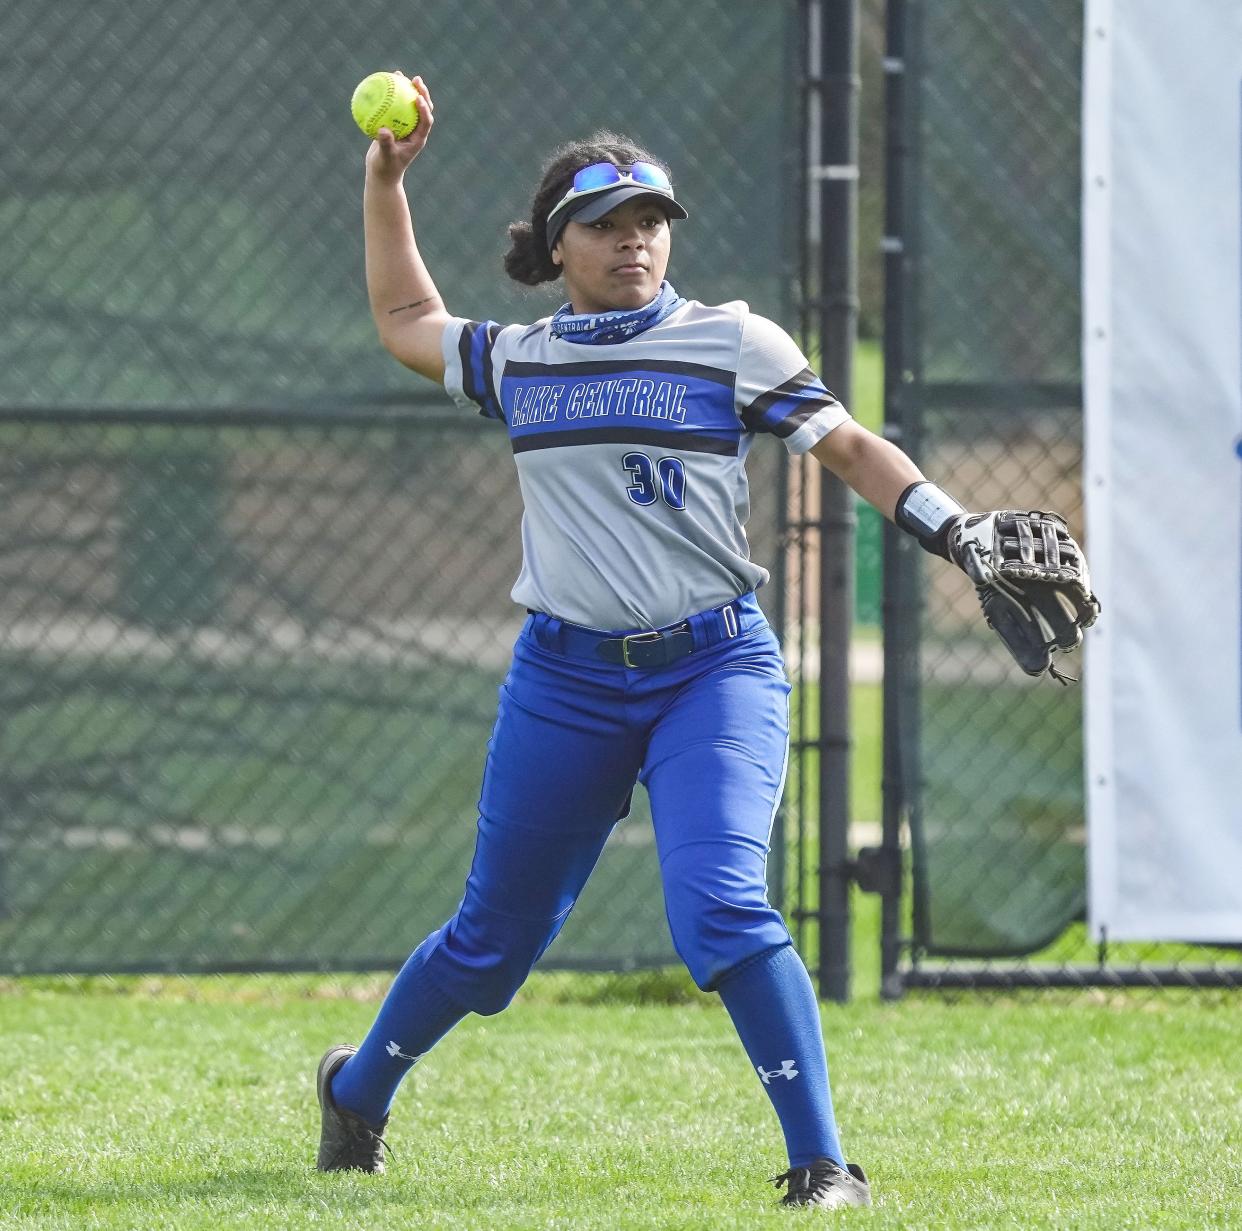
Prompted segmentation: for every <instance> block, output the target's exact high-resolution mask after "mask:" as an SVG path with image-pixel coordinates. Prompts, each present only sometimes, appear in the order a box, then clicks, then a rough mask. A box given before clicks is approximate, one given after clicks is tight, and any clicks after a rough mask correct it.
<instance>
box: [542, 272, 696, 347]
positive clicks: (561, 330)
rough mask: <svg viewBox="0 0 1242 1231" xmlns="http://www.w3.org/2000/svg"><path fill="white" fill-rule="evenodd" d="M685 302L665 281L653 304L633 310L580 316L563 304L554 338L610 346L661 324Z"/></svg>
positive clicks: (554, 320)
mask: <svg viewBox="0 0 1242 1231" xmlns="http://www.w3.org/2000/svg"><path fill="white" fill-rule="evenodd" d="M685 302H686V301H685V300H684V299H682V297H681V296H680V295H678V294H677V292H676V291H675V290H673V288H672V287H671V286H670V285H669V284H668V283H667V282H661V283H660V293H659V294H658V295H657V296H656V297H655V298H654V299H653V300H652V301H651V302H650V303H649V304H646V305H645V306H644V307H641V308H635V309H634V310H633V311H632V312H601V313H598V314H587V313H583V314H580V315H576V314H575V313H574V312H573V311H572V310H571V309H572V305H571V304H563V305H562V306H561V307H559V308H558V309H557V310H556V313H555V314H554V315H553V317H552V323H551V324H550V325H549V326H548V329H549V331H550V332H551V334H552V336H553V337H554V338H564V339H565V341H566V342H586V343H589V344H590V345H592V346H607V345H609V344H610V343H613V342H626V341H628V340H629V339H630V338H632V337H635V336H636V335H637V334H640V333H642V332H643V330H645V329H650V328H651V326H652V325H658V324H659V323H660V322H661V321H662V320H663V319H664V318H665V317H666V316H668V314H669V313H670V312H675V311H676V310H677V309H678V308H680V307H681V305H682V304H683V303H685Z"/></svg>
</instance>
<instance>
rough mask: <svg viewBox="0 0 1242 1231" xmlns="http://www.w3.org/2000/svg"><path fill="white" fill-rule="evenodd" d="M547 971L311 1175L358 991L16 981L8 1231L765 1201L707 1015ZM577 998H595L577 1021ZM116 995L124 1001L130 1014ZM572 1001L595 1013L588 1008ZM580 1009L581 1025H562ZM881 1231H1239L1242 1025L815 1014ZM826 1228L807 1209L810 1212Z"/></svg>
mask: <svg viewBox="0 0 1242 1231" xmlns="http://www.w3.org/2000/svg"><path fill="white" fill-rule="evenodd" d="M638 983H639V986H644V985H645V986H647V987H648V989H649V990H650V989H651V988H652V987H653V986H654V989H655V990H656V991H657V992H660V993H661V994H663V995H665V996H666V998H668V999H672V1000H675V1001H679V1000H685V1001H687V1003H674V1004H650V1005H637V1004H632V1003H625V992H624V987H625V984H624V981H622V982H621V983H618V981H617V980H615V979H608V978H606V977H596V976H589V977H588V976H576V977H574V978H573V979H568V978H566V977H565V976H542V977H541V976H536V977H535V978H534V979H533V980H532V982H531V983H530V984H528V987H527V989H526V990H525V991H524V992H523V993H522V994H521V996H520V997H519V1000H518V1001H517V1002H516V1003H515V1004H514V1006H513V1007H512V1008H510V1009H509V1010H508V1011H506V1012H505V1013H503V1014H501V1015H500V1016H498V1017H495V1018H491V1019H481V1018H472V1019H469V1020H468V1021H467V1022H466V1023H464V1024H463V1025H462V1026H461V1027H460V1028H459V1029H458V1030H456V1031H455V1032H454V1033H452V1034H451V1035H450V1036H449V1037H448V1038H447V1039H445V1040H444V1042H443V1043H442V1044H441V1045H440V1046H439V1047H438V1048H437V1049H436V1051H435V1052H434V1053H433V1055H432V1057H430V1058H429V1059H428V1060H426V1061H424V1063H423V1064H422V1065H420V1066H419V1067H418V1068H416V1069H415V1070H414V1072H413V1074H412V1075H411V1077H410V1078H409V1079H408V1080H407V1082H406V1084H405V1086H404V1087H403V1089H402V1091H401V1094H400V1095H399V1098H398V1103H397V1106H396V1108H395V1109H394V1113H393V1117H392V1121H391V1124H390V1126H389V1138H390V1140H391V1145H392V1147H393V1149H394V1151H395V1158H394V1159H393V1160H392V1161H391V1163H390V1169H389V1172H388V1174H387V1175H386V1176H384V1177H372V1176H358V1175H344V1174H336V1175H320V1174H318V1173H316V1172H315V1170H314V1168H313V1155H314V1148H315V1138H316V1133H317V1112H316V1108H315V1104H314V1094H313V1081H312V1074H313V1068H314V1064H315V1061H316V1059H317V1058H318V1055H319V1053H320V1052H321V1050H322V1049H323V1048H324V1047H325V1046H326V1045H327V1044H329V1043H331V1042H333V1041H335V1040H338V1039H352V1038H357V1037H358V1036H359V1034H360V1033H361V1032H362V1031H363V1030H364V1029H365V1027H366V1025H367V1024H368V1022H369V1019H370V1017H371V1014H372V1010H373V1006H372V1003H371V1002H370V1001H369V1000H368V998H367V997H368V996H369V995H371V994H374V992H375V991H376V990H377V985H376V984H375V982H374V981H371V980H364V979H335V980H329V981H324V980H313V981H312V980H307V979H303V978H293V979H285V980H282V979H279V978H266V979H261V980H247V979H231V978H230V979H199V980H187V981H181V980H173V981H169V982H165V983H163V984H160V983H153V982H151V981H138V982H122V983H117V984H109V983H108V982H106V981H93V982H91V983H86V984H79V985H77V989H76V990H73V985H71V984H69V983H67V982H60V981H54V980H30V981H22V982H17V983H8V984H5V985H3V994H2V995H0V1034H2V1036H3V1038H4V1041H5V1048H4V1059H5V1064H4V1071H5V1077H4V1081H3V1084H2V1085H0V1155H2V1156H3V1158H4V1160H5V1163H4V1178H3V1181H2V1188H3V1195H2V1197H0V1225H2V1226H4V1227H5V1228H74V1229H75V1231H76V1229H77V1228H88V1227H89V1228H97V1227H98V1228H103V1227H107V1228H156V1227H159V1228H163V1227H169V1228H178V1229H180V1228H222V1227H243V1226H244V1227H256V1226H258V1227H264V1228H284V1227H289V1228H293V1227H298V1228H302V1227H307V1228H311V1227H331V1228H341V1229H344V1228H359V1229H365V1231H371V1229H372V1228H375V1227H407V1226H409V1227H413V1226H418V1227H445V1228H448V1227H453V1228H487V1229H488V1231H491V1229H493V1228H511V1227H512V1228H579V1227H581V1228H618V1227H650V1228H680V1227H685V1228H690V1227H696V1228H699V1227H701V1228H723V1227H737V1228H742V1227H751V1226H754V1225H756V1224H758V1223H761V1222H762V1223H765V1224H766V1223H767V1222H771V1223H773V1224H775V1223H777V1222H778V1221H779V1220H780V1219H782V1218H785V1219H788V1218H794V1217H806V1216H808V1215H799V1214H795V1213H793V1212H789V1211H783V1210H778V1209H776V1208H774V1206H773V1200H774V1197H775V1191H774V1190H773V1189H772V1188H767V1187H765V1185H764V1180H765V1179H766V1177H768V1176H771V1175H774V1174H776V1172H777V1171H779V1170H781V1169H783V1161H782V1155H781V1149H780V1136H779V1132H778V1130H777V1126H776V1123H775V1119H774V1117H773V1115H772V1113H771V1111H770V1109H769V1107H768V1104H767V1101H766V1099H765V1098H764V1096H763V1093H762V1087H761V1086H760V1085H759V1083H758V1082H757V1081H756V1080H755V1079H754V1077H753V1075H751V1074H750V1073H749V1072H748V1067H747V1062H746V1059H745V1057H744V1055H743V1053H742V1051H741V1048H740V1046H739V1045H738V1043H737V1042H736V1039H735V1037H734V1036H733V1033H732V1029H731V1027H730V1024H729V1021H728V1018H727V1016H726V1014H725V1013H724V1012H723V1010H722V1009H721V1008H720V1007H719V1006H718V1004H717V1003H716V1002H715V1001H714V999H713V998H709V997H705V996H699V995H698V994H697V993H693V992H688V993H686V994H685V995H683V994H682V992H683V991H684V988H683V987H682V985H681V984H680V983H679V982H678V981H677V980H675V979H669V980H664V981H658V982H656V983H655V984H653V983H652V981H651V980H643V979H642V978H641V977H640V978H639V980H638ZM592 989H595V990H596V991H599V990H600V989H603V990H604V991H606V992H610V993H611V994H609V995H604V996H602V997H598V998H599V999H602V1000H603V1001H605V1002H604V1003H595V1004H591V1003H584V1002H583V1001H584V1000H585V999H589V998H590V993H591V991H592ZM118 993H120V994H118ZM578 993H584V995H580V994H578ZM566 1001H568V1002H566ZM824 1021H825V1027H826V1033H827V1037H828V1040H829V1052H830V1062H831V1064H832V1069H833V1078H834V1088H835V1096H836V1100H837V1107H838V1112H839V1117H840V1120H841V1123H842V1131H843V1137H844V1140H845V1142H846V1147H847V1151H848V1153H849V1154H850V1155H851V1157H853V1158H856V1159H858V1160H859V1161H860V1162H862V1163H863V1165H864V1166H865V1167H866V1168H867V1169H868V1170H869V1173H870V1175H871V1177H872V1180H873V1185H874V1190H875V1195H876V1208H875V1210H874V1211H872V1212H870V1213H867V1212H863V1211H845V1212H844V1213H841V1214H835V1215H818V1216H819V1217H834V1218H845V1219H849V1220H852V1221H853V1222H855V1223H856V1224H857V1225H862V1223H863V1222H865V1223H866V1225H868V1226H874V1227H877V1228H878V1227H902V1228H909V1227H920V1228H924V1227H926V1228H932V1227H934V1228H959V1227H960V1228H965V1227H997V1228H999V1227H1023V1228H1026V1227H1057V1228H1068V1227H1090V1228H1113V1227H1118V1228H1121V1227H1127V1228H1155V1227H1184V1228H1203V1227H1221V1228H1225V1227H1237V1226H1238V1225H1240V1223H1242V1154H1240V1146H1239V1143H1240V1142H1242V1131H1240V1130H1242V1124H1240V1122H1239V1107H1238V1087H1237V1067H1236V1060H1237V1039H1238V1035H1237V1016H1236V1004H1234V1005H1224V1006H1222V1005H1221V1004H1220V1002H1219V1001H1216V1002H1207V1003H1204V1002H1201V1001H1199V1000H1198V999H1196V998H1195V997H1193V996H1183V995H1178V994H1166V995H1162V996H1156V997H1152V996H1148V995H1141V996H1139V997H1134V996H1124V995H1123V996H1110V997H1107V998H1105V997H1101V996H1090V995H1075V996H1073V997H1061V996H1055V995H1054V996H1042V997H1040V998H1038V999H1031V998H1024V999H1020V1000H1019V999H1014V1000H975V999H966V1000H961V1001H958V1002H956V1003H946V1002H943V1001H938V1000H919V999H913V1000H910V1001H907V1002H905V1003H901V1004H897V1005H880V1004H878V1003H876V1002H875V1001H874V1000H865V1001H861V1002H859V1003H856V1004H853V1005H851V1006H849V1007H845V1008H841V1007H835V1006H833V1007H826V1008H825V1010H824ZM809 1216H811V1217H816V1216H817V1215H809Z"/></svg>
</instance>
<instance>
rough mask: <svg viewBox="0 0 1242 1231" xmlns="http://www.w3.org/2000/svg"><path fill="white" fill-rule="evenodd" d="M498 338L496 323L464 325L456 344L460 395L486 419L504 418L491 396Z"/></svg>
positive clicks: (467, 322) (469, 323)
mask: <svg viewBox="0 0 1242 1231" xmlns="http://www.w3.org/2000/svg"><path fill="white" fill-rule="evenodd" d="M499 334H500V326H499V325H498V324H496V322H495V321H487V322H485V323H480V322H479V321H464V322H463V323H462V327H461V336H460V337H459V338H458V341H457V354H458V357H459V358H460V360H461V388H462V392H463V393H464V394H465V395H466V397H468V398H469V399H470V400H471V401H472V402H473V403H474V404H475V405H476V406H477V407H478V408H479V414H481V415H482V416H483V417H484V418H486V419H503V418H504V412H503V411H502V410H501V408H500V405H499V403H498V402H497V401H496V397H495V395H494V393H493V392H492V380H491V367H492V348H493V347H494V346H495V345H496V338H497V337H498V336H499Z"/></svg>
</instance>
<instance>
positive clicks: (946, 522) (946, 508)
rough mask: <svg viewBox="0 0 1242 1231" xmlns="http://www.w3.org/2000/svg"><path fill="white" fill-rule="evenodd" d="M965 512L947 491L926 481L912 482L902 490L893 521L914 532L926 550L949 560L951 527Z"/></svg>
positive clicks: (910, 532)
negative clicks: (949, 531) (948, 542)
mask: <svg viewBox="0 0 1242 1231" xmlns="http://www.w3.org/2000/svg"><path fill="white" fill-rule="evenodd" d="M965 515H966V510H965V509H964V508H962V506H961V505H960V504H958V502H957V501H956V500H954V499H953V497H952V496H950V495H949V494H948V492H944V491H941V490H940V488H938V487H937V486H936V485H935V484H934V483H928V482H926V481H923V482H919V483H911V484H910V486H909V487H907V488H906V490H905V491H904V492H902V493H901V499H900V500H898V501H897V510H896V512H895V513H894V515H893V520H894V521H895V522H896V523H897V525H898V526H899V527H901V529H902V530H904V531H905V532H906V533H907V534H912V535H914V537H915V538H916V539H918V541H919V542H920V543H921V544H922V545H923V547H924V548H925V549H926V550H927V551H930V552H932V553H933V555H937V556H944V557H945V559H946V560H947V559H948V556H949V551H948V545H947V542H946V540H947V538H948V529H949V526H950V525H951V524H952V523H953V522H955V521H956V520H957V519H958V518H959V517H964V516H965Z"/></svg>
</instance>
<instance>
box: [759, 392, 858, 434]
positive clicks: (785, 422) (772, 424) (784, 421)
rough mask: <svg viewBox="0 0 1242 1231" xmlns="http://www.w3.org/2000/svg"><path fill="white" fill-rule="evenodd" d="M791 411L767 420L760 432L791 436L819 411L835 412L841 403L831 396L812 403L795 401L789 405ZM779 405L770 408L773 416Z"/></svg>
mask: <svg viewBox="0 0 1242 1231" xmlns="http://www.w3.org/2000/svg"><path fill="white" fill-rule="evenodd" d="M791 405H792V407H793V409H792V410H790V411H789V413H787V414H784V415H783V416H782V417H780V418H772V419H769V420H768V421H767V422H766V423H765V424H764V426H763V427H762V428H761V429H760V430H761V431H768V432H771V433H772V435H774V436H780V437H785V436H792V435H793V434H794V432H796V431H797V430H798V429H799V428H800V427H801V426H802V425H803V424H804V423H806V422H808V421H809V420H810V419H813V418H814V417H815V416H816V415H817V414H819V412H820V411H821V410H836V409H838V408H839V407H840V405H841V403H840V402H838V401H837V399H836V398H834V397H833V396H832V394H831V393H830V394H828V396H827V397H821V398H815V399H814V400H813V401H809V402H807V401H803V400H802V399H800V398H799V399H796V400H794V401H792V403H791ZM780 407H781V403H777V405H776V406H774V407H773V408H772V413H773V415H776V414H777V412H778V411H779V410H780Z"/></svg>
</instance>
